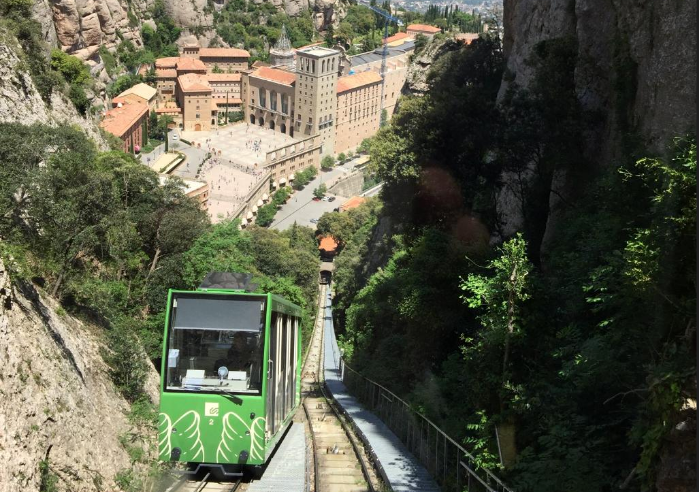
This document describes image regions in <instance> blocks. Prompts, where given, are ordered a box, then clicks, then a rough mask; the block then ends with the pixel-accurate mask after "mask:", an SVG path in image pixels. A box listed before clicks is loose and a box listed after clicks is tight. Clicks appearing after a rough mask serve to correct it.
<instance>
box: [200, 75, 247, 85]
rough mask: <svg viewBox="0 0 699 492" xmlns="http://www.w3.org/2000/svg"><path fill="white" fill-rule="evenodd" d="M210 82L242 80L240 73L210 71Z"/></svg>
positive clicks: (208, 77)
mask: <svg viewBox="0 0 699 492" xmlns="http://www.w3.org/2000/svg"><path fill="white" fill-rule="evenodd" d="M206 78H207V79H208V80H209V82H214V83H215V82H240V74H239V73H210V74H207V75H206Z"/></svg>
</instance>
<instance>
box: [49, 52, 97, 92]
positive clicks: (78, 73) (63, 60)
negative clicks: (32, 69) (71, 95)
mask: <svg viewBox="0 0 699 492" xmlns="http://www.w3.org/2000/svg"><path fill="white" fill-rule="evenodd" d="M51 68H53V69H54V70H56V71H58V72H60V74H61V75H63V77H64V78H65V79H66V81H67V82H68V83H69V84H85V83H86V82H88V81H89V80H90V71H89V70H88V68H87V66H86V65H85V64H84V63H83V62H82V61H80V59H79V58H77V57H75V56H71V55H69V54H67V53H64V52H63V51H61V50H59V49H54V50H52V51H51Z"/></svg>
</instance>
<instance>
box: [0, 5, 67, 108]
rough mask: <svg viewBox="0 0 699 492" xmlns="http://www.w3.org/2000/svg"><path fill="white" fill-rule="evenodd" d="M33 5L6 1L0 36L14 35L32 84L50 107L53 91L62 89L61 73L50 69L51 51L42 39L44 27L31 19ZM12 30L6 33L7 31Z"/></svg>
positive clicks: (2, 11) (0, 8)
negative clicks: (42, 28)
mask: <svg viewBox="0 0 699 492" xmlns="http://www.w3.org/2000/svg"><path fill="white" fill-rule="evenodd" d="M32 5H33V4H32V3H31V2H26V1H25V0H3V1H2V3H0V14H1V15H0V18H1V19H3V21H4V22H3V23H2V24H0V35H9V36H15V37H16V38H17V41H18V42H19V45H20V47H21V48H22V52H20V53H17V54H18V56H19V57H20V59H22V60H23V61H24V62H25V63H26V65H25V66H24V67H22V68H23V69H25V70H26V69H27V68H28V69H29V73H30V74H31V77H32V81H33V82H34V85H35V86H36V88H37V90H38V92H39V95H41V98H42V99H43V101H44V102H45V103H47V104H50V103H51V94H52V93H53V91H54V89H60V88H61V87H62V86H63V80H62V77H61V76H60V74H58V73H57V72H56V71H54V70H52V69H51V65H50V64H49V60H48V54H49V48H48V46H47V45H46V43H45V42H44V40H43V36H42V30H41V25H40V24H39V23H38V22H37V21H35V20H34V19H33V18H32V14H31V7H32ZM6 30H7V31H9V33H8V34H5V31H6Z"/></svg>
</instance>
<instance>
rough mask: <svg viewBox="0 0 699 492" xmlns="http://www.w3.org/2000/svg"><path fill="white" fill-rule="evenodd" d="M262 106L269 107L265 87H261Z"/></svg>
mask: <svg viewBox="0 0 699 492" xmlns="http://www.w3.org/2000/svg"><path fill="white" fill-rule="evenodd" d="M260 106H262V107H263V108H266V107H267V91H266V90H264V89H260Z"/></svg>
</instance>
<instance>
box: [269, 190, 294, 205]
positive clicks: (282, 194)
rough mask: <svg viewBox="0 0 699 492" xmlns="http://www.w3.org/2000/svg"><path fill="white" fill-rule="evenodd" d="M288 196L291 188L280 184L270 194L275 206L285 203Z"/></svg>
mask: <svg viewBox="0 0 699 492" xmlns="http://www.w3.org/2000/svg"><path fill="white" fill-rule="evenodd" d="M290 196H291V190H289V188H287V187H286V186H282V187H281V188H279V189H278V190H277V191H276V192H275V193H274V194H273V195H272V203H273V204H274V205H275V206H277V207H281V206H282V204H284V203H286V201H287V200H288V199H289V197H290Z"/></svg>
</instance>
